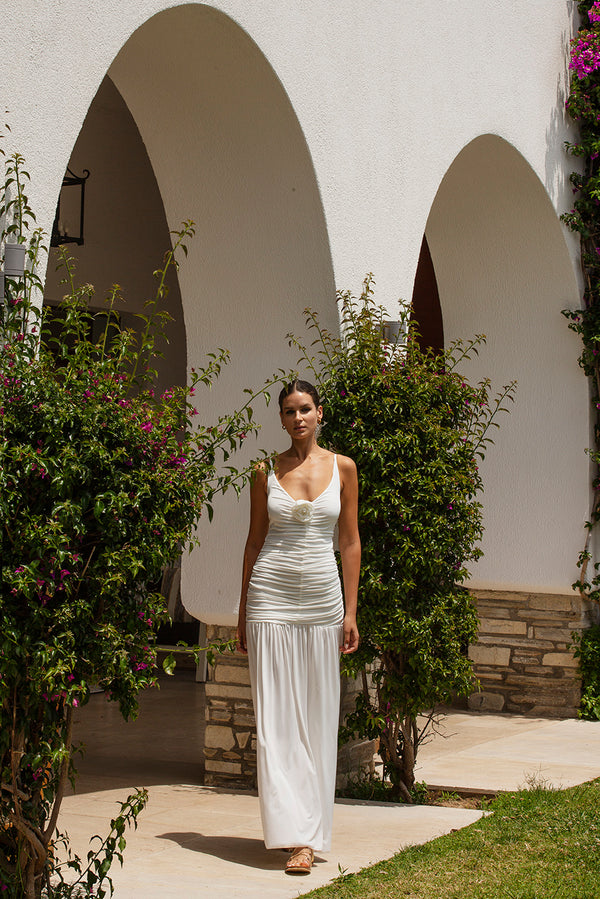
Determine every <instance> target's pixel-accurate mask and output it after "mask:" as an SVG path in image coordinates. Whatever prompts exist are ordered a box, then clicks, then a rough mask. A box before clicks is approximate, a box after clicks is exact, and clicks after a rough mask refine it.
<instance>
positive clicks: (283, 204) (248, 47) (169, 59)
mask: <svg viewBox="0 0 600 899" xmlns="http://www.w3.org/2000/svg"><path fill="white" fill-rule="evenodd" d="M108 107H110V108H111V116H112V117H113V118H112V120H111V118H110V116H109V115H108V112H107V110H108ZM117 120H119V122H120V123H121V124H120V125H117V124H116V123H117ZM126 127H127V128H128V129H130V131H131V135H132V140H133V132H134V131H135V135H137V137H136V140H137V142H138V143H137V147H138V151H139V152H140V153H141V154H142V155H143V156H144V160H145V163H144V165H146V163H147V179H146V185H147V187H148V190H150V187H149V185H150V181H152V184H153V187H152V190H153V191H155V200H156V202H154V201H153V204H154V205H152V204H150V206H149V201H148V197H147V196H145V195H144V191H143V190H142V191H141V192H138V194H137V195H136V196H135V197H133V196H132V195H131V194H129V200H128V201H127V202H124V208H123V214H124V215H126V216H127V217H128V218H127V222H128V226H127V227H125V228H124V231H125V232H126V233H125V238H124V240H125V246H126V247H127V248H128V249H127V250H125V252H121V250H122V247H119V252H115V253H113V247H112V244H111V239H112V238H114V236H115V222H114V220H112V221H111V216H113V215H114V209H115V206H114V205H113V206H111V204H110V199H109V198H110V194H111V191H112V192H113V203H114V202H116V199H117V198H116V197H115V196H114V189H115V185H114V184H111V183H110V182H111V173H112V175H114V176H115V180H118V181H119V183H120V184H121V186H123V185H126V184H127V180H128V177H129V178H131V179H133V180H134V181H136V182H137V174H136V173H135V172H134V171H133V168H134V167H135V166H130V167H129V175H128V177H127V176H124V174H123V170H124V169H125V168H127V166H126V165H125V155H126V154H125V153H124V151H123V149H122V148H121V145H120V135H119V130H120V129H124V128H126ZM84 151H85V152H84ZM142 151H143V153H142ZM94 153H98V155H99V156H102V159H100V158H98V159H96V158H95V157H94V156H93V154H94ZM84 157H85V158H84ZM71 166H72V168H73V169H74V170H76V171H80V170H81V169H82V168H87V169H89V170H90V171H91V172H92V175H91V176H90V181H89V183H88V188H87V193H88V199H90V195H92V194H93V192H92V184H93V181H92V179H96V183H97V184H98V186H99V185H100V174H99V173H100V172H101V171H103V172H104V175H105V182H106V191H102V192H101V193H102V195H101V196H100V197H98V198H97V199H98V202H100V201H101V202H102V203H103V204H105V206H106V208H105V207H102V209H101V210H100V212H101V213H102V215H103V217H104V218H103V222H104V230H102V232H101V233H99V229H96V241H97V242H95V241H94V239H93V238H94V227H95V226H94V222H93V218H94V212H93V208H92V205H93V204H91V203H90V206H89V207H88V209H87V210H86V244H85V246H84V247H83V248H82V249H81V251H80V255H81V265H82V272H83V269H84V268H85V264H86V259H87V261H88V262H89V269H90V274H89V275H88V274H86V278H89V279H90V280H96V283H100V284H104V285H106V286H108V285H109V284H111V283H113V282H114V281H119V282H120V283H122V284H123V285H124V287H127V286H128V281H129V283H133V280H135V279H133V280H132V278H133V272H138V269H139V271H140V272H141V269H142V268H143V269H144V271H146V272H147V273H148V274H149V275H150V276H151V272H152V269H153V268H154V267H155V266H156V262H155V260H154V259H153V260H152V263H151V264H150V265H149V266H148V267H146V262H147V261H148V257H149V255H150V254H149V251H148V248H149V245H150V243H151V242H152V241H151V240H150V237H149V236H145V237H144V238H143V239H141V240H140V241H139V243H138V244H136V251H135V253H132V252H131V244H129V243H128V236H127V232H128V231H129V232H132V231H133V232H136V231H137V229H139V228H140V227H141V219H143V220H144V221H143V225H144V227H145V226H146V225H147V226H148V227H149V229H150V231H153V232H154V231H156V233H157V234H158V235H159V237H161V241H162V246H161V248H160V254H161V255H162V252H163V251H164V249H165V247H166V246H168V243H167V237H168V231H169V230H173V229H176V228H177V227H178V226H179V224H180V222H181V221H183V220H185V219H193V220H194V221H195V223H196V226H197V237H196V239H195V240H194V241H193V242H192V244H191V245H190V248H189V255H188V257H187V259H186V260H185V263H184V264H183V266H182V268H181V270H180V272H179V277H178V279H177V282H176V283H174V284H173V285H172V296H175V297H176V298H177V303H178V305H177V307H176V308H175V307H174V309H173V315H174V316H175V317H177V318H178V327H179V333H180V335H182V338H184V343H183V344H180V346H179V352H177V351H176V353H175V355H176V356H177V358H176V359H175V358H174V359H173V362H174V364H175V366H176V368H174V369H172V370H170V369H169V368H168V367H167V369H166V371H165V378H166V380H167V381H168V380H169V378H170V377H171V376H172V379H175V378H181V377H185V371H186V367H191V366H193V365H198V364H199V363H200V364H201V362H202V359H203V355H204V354H205V353H206V352H209V351H211V350H213V349H215V348H217V347H226V348H228V349H229V350H230V351H231V354H232V364H231V366H229V367H228V368H227V369H226V370H225V371H224V373H223V374H222V376H221V378H220V379H219V382H218V383H217V385H216V386H215V388H214V389H213V390H212V391H211V392H210V393H208V392H207V393H205V394H203V395H202V396H200V397H199V401H198V409H199V412H200V415H201V416H202V417H203V418H204V420H205V421H208V422H214V421H215V420H216V419H217V417H218V416H219V415H220V414H223V413H224V412H226V411H227V410H228V409H230V408H232V407H236V406H240V405H241V404H242V403H243V402H244V400H245V395H244V394H243V388H244V387H246V386H254V387H256V386H260V385H261V383H262V382H263V381H264V379H265V378H266V377H267V376H269V375H270V374H271V373H272V372H273V371H275V370H277V369H278V368H279V367H285V368H289V367H290V366H292V365H293V364H294V362H295V361H296V360H295V356H294V355H293V354H292V353H291V351H290V349H289V347H288V345H287V341H286V334H287V333H288V332H289V331H290V330H293V331H296V332H299V331H301V329H303V327H304V316H303V310H304V308H305V307H306V306H308V305H310V306H313V307H316V308H318V309H319V310H320V312H321V316H322V320H323V322H324V324H325V325H326V326H327V327H329V328H330V329H331V330H333V331H335V330H336V329H337V328H338V317H337V307H336V303H335V290H334V280H333V271H332V263H331V256H330V250H329V242H328V237H327V229H326V226H325V220H324V215H323V209H322V204H321V199H320V195H319V190H318V186H317V182H316V177H315V172H314V169H313V165H312V161H311V157H310V153H309V150H308V148H307V145H306V141H305V139H304V135H303V132H302V129H301V127H300V124H299V122H298V119H297V117H296V115H295V112H294V110H293V108H292V105H291V102H290V100H289V98H288V96H287V94H286V93H285V91H284V89H283V87H282V85H281V83H280V82H279V80H278V78H277V76H276V74H275V72H274V71H273V69H272V68H271V66H270V64H269V62H268V61H267V59H266V58H265V57H264V55H263V54H262V52H261V51H260V49H259V48H258V47H257V46H256V44H255V43H254V42H253V41H252V40H251V38H250V37H249V36H248V34H247V33H246V32H244V31H243V30H242V29H241V28H240V27H239V26H238V25H237V24H236V23H235V22H234V21H233V20H232V19H230V18H228V17H227V16H226V15H224V14H222V13H220V12H217V11H216V10H214V9H212V8H211V7H208V6H204V5H200V4H185V5H181V6H177V7H174V8H172V9H169V10H167V11H165V12H162V13H158V14H157V15H155V16H154V17H153V18H151V19H149V20H148V21H147V22H146V23H145V24H143V25H142V26H140V27H139V28H138V29H137V30H136V31H135V32H134V33H133V34H132V35H131V36H130V38H129V40H128V41H127V42H126V43H125V44H124V46H123V47H122V49H121V50H120V52H119V53H118V54H117V56H116V58H115V59H114V61H113V63H112V65H111V67H110V69H109V72H108V74H107V77H106V79H105V81H104V83H103V85H102V87H101V88H100V90H99V91H98V95H97V98H96V100H95V101H94V103H93V104H92V107H90V113H89V116H88V120H87V122H86V125H85V126H84V128H83V129H82V132H81V135H80V139H79V140H78V142H77V145H76V148H75V151H74V152H73V156H72V159H71ZM117 173H118V178H117ZM148 196H149V195H148ZM118 199H119V201H121V200H124V198H123V196H120V197H119V198H118ZM97 213H98V214H99V212H98V210H97ZM159 258H160V256H159ZM94 260H95V262H94V264H95V265H96V271H95V272H94V273H92V271H91V269H92V261H94ZM109 261H110V262H109ZM117 262H118V263H119V265H120V264H121V263H122V265H123V267H122V268H121V269H120V270H119V272H116V271H114V270H113V267H114V268H118V265H117ZM140 278H141V274H140ZM55 288H57V285H56V282H55V281H54V282H53V281H52V279H50V281H49V283H48V291H50V292H51V291H53V290H54V289H55ZM134 293H136V291H134ZM139 293H140V296H142V295H143V291H142V290H141V289H140V291H139ZM49 296H50V294H49ZM50 298H51V297H50ZM128 311H129V310H128ZM128 311H127V313H126V314H128ZM256 411H257V412H258V413H259V414H260V413H261V411H262V410H261V409H259V408H257V410H256ZM264 420H265V427H264V431H263V435H262V436H261V445H262V446H264V447H266V448H269V449H273V448H277V446H278V442H279V436H280V433H281V432H280V430H279V428H278V425H277V416H276V414H274V412H273V409H272V407H271V408H270V409H269V410H267V412H266V414H265V415H264ZM255 453H257V446H256V444H255V445H254V446H253V447H249V450H248V456H247V458H249V457H250V454H255ZM246 521H247V511H246V509H245V508H244V507H243V504H242V503H238V502H237V500H236V497H235V495H233V494H232V495H227V496H226V497H225V498H224V499H223V500H222V501H221V502H220V503H219V505H218V507H217V509H216V514H215V520H214V522H213V523H212V524H211V525H210V526H206V527H205V526H202V527H201V528H200V540H201V547H200V548H199V549H197V550H195V552H194V554H193V555H192V556H189V555H187V554H184V557H183V566H182V598H183V602H184V604H185V606H186V608H187V609H188V610H189V611H190V612H191V613H192V614H193V615H194V616H195V617H196V618H198V619H201V620H202V621H204V622H208V623H210V624H215V625H221V624H223V625H228V624H230V623H233V621H234V620H235V617H236V608H237V598H238V592H239V564H240V562H238V561H237V560H241V558H242V548H243V542H244V540H245V530H246ZM232 560H236V561H234V562H233V564H232ZM245 689H246V688H245V687H242V690H245ZM183 705H185V703H183V701H181V700H180V699H178V700H177V701H176V702H174V704H173V708H172V711H173V712H175V713H176V714H178V713H179V710H180V708H181V707H182V706H183ZM203 717H204V716H203V715H202V718H203ZM139 723H141V722H139ZM186 724H187V726H189V727H191V728H193V729H194V738H193V739H190V740H189V741H188V742H186V746H190V747H191V746H192V745H193V746H195V747H196V748H197V745H198V735H199V733H200V729H201V728H200V726H198V719H197V718H194V719H193V720H192V721H190V722H186ZM136 726H137V723H136ZM115 728H116V729H115V731H114V733H115V735H116V737H115V739H117V740H122V739H123V737H122V733H123V732H122V730H121V729H120V728H121V722H117V723H116V724H115ZM117 728H118V729H117ZM129 732H131V730H129ZM152 732H153V733H154V729H152ZM147 737H148V734H147V735H146V738H145V739H140V740H137V742H138V743H143V744H144V745H146V744H147ZM135 739H136V738H135V737H134V740H135ZM114 743H115V740H113V739H110V740H109V744H108V749H107V752H109V753H110V752H114V751H115V750H114ZM175 748H176V747H175ZM169 751H170V750H169ZM188 751H191V750H188ZM195 757H196V764H197V765H199V764H200V763H201V759H200V758H199V757H198V753H197V752H196V755H195ZM177 761H178V762H179V758H178V760H177Z"/></svg>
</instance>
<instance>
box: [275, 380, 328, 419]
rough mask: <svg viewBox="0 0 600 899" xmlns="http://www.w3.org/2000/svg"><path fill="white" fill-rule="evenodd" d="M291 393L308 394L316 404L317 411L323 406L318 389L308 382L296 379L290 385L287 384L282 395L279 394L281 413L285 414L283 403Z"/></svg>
mask: <svg viewBox="0 0 600 899" xmlns="http://www.w3.org/2000/svg"><path fill="white" fill-rule="evenodd" d="M291 393H308V394H309V396H310V397H311V399H312V401H313V403H314V404H315V409H318V408H319V406H320V405H321V400H320V399H319V392H318V390H317V388H316V387H314V386H313V385H312V384H309V382H308V381H300V380H299V379H298V378H296V379H295V380H294V381H290V383H289V384H286V385H285V387H284V388H283V390H282V391H281V393H280V394H279V411H280V412H283V401H284V399H285V398H286V397H288V396H289V395H290V394H291Z"/></svg>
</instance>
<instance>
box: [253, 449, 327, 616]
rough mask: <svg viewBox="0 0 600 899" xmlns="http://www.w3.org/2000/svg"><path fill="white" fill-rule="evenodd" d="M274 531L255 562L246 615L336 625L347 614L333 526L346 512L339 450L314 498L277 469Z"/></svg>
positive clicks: (271, 480) (270, 490)
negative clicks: (297, 494) (290, 486)
mask: <svg viewBox="0 0 600 899" xmlns="http://www.w3.org/2000/svg"><path fill="white" fill-rule="evenodd" d="M267 509H268V513H269V531H268V534H267V537H266V539H265V542H264V545H263V547H262V549H261V551H260V554H259V556H258V559H257V560H256V562H255V564H254V568H253V571H252V577H251V579H250V584H249V587H248V602H247V607H246V619H247V620H248V621H271V622H274V623H280V624H310V625H315V624H316V625H325V626H329V625H334V624H340V623H341V622H342V620H343V617H344V613H343V602H342V591H341V587H340V579H339V575H338V569H337V564H336V560H335V554H334V551H333V532H334V529H335V525H336V522H337V520H338V518H339V514H340V476H339V471H338V464H337V456H334V457H333V472H332V475H331V480H330V482H329V484H328V486H327V487H326V488H325V490H323V492H322V493H321V494H320V495H319V496H318V497H317V498H316V499H315V500H313V501H312V502H310V501H309V500H294V499H293V497H291V496H290V495H289V493H288V492H287V490H285V488H284V487H282V485H281V484H280V483H279V481H278V480H277V478H276V476H275V472H274V471H273V470H271V471H270V472H269V476H268V479H267Z"/></svg>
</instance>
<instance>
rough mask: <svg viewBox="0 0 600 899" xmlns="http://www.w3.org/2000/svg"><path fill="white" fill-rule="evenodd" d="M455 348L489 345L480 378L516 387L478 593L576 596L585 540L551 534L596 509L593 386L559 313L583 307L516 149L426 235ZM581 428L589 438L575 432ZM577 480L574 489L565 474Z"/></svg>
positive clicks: (482, 165)
mask: <svg viewBox="0 0 600 899" xmlns="http://www.w3.org/2000/svg"><path fill="white" fill-rule="evenodd" d="M426 239H427V243H428V245H429V248H430V251H431V258H432V261H433V266H434V268H435V277H436V281H437V286H438V289H439V295H440V299H441V309H442V312H443V327H444V337H445V340H446V343H447V344H449V343H450V342H451V341H452V340H454V339H456V338H457V337H462V338H467V337H470V336H472V335H474V334H479V333H481V334H485V335H486V336H487V346H486V347H485V348H484V349H483V350H482V352H481V354H480V355H479V356H478V357H476V358H474V359H473V360H472V362H471V363H470V364H469V369H468V373H469V375H470V376H471V377H472V378H475V379H477V378H480V377H485V376H489V377H491V379H492V381H493V383H494V385H496V386H497V387H500V386H502V385H503V384H506V383H508V382H509V381H511V380H512V379H515V378H516V379H517V380H518V383H519V386H518V392H517V397H516V402H515V404H514V407H513V409H512V411H511V413H510V415H508V416H504V417H503V418H502V420H501V428H500V430H499V431H497V432H496V433H495V434H494V440H495V445H494V446H493V447H491V448H490V452H489V456H488V458H487V459H486V461H485V463H483V465H484V482H485V496H484V498H483V502H484V512H485V527H486V533H485V536H484V544H483V548H484V551H485V556H484V558H483V559H482V560H481V562H480V563H479V564H478V566H477V568H476V571H475V575H474V583H475V585H476V586H482V587H489V588H497V589H517V590H527V589H536V590H538V591H540V592H541V591H543V590H550V591H551V592H557V591H560V590H568V589H569V588H570V583H571V581H572V580H573V579H574V578H573V576H572V572H573V570H574V563H575V561H576V558H577V553H578V550H579V540H580V532H578V531H577V529H576V528H572V527H571V528H569V527H567V528H563V527H560V526H553V527H552V528H549V529H548V533H547V534H546V537H545V539H544V540H540V533H541V529H543V523H544V522H545V521H547V520H548V516H549V515H554V516H556V514H557V510H559V509H560V510H561V511H560V515H561V516H562V518H563V520H565V521H580V520H581V519H582V517H583V516H584V515H585V510H586V508H587V501H588V481H587V476H586V474H587V473H586V471H585V465H582V453H583V448H584V447H585V446H586V442H587V439H588V438H587V431H586V429H585V428H584V427H582V426H581V423H582V422H583V421H584V420H585V419H584V416H582V415H581V414H580V412H581V409H582V408H583V409H586V407H587V386H586V383H585V379H584V378H583V376H582V375H581V372H580V371H579V370H578V367H577V364H576V359H577V355H578V347H577V341H576V339H575V338H574V337H573V336H572V335H571V334H570V332H569V331H568V330H567V327H566V322H565V320H564V318H563V316H561V309H563V308H564V307H565V306H567V305H576V304H578V302H579V295H578V288H577V282H576V278H575V273H574V271H573V267H572V263H571V260H570V257H569V253H568V250H567V246H566V243H565V239H564V233H563V226H562V225H561V223H560V222H559V220H558V216H557V214H556V211H555V209H554V207H553V205H552V203H551V201H550V199H549V197H548V195H547V193H546V191H545V189H544V187H543V185H542V184H541V182H540V181H539V179H538V177H537V176H536V174H535V172H534V171H533V170H532V169H531V167H530V166H529V164H528V163H527V162H526V160H525V159H524V158H523V156H522V155H521V154H520V153H519V152H518V151H517V150H515V148H514V147H512V146H511V145H510V144H509V143H507V142H506V141H504V140H503V139H502V138H500V137H497V136H495V135H490V134H487V135H483V136H481V137H478V138H476V139H475V140H473V141H472V142H471V143H470V144H468V145H467V146H466V147H465V148H464V149H463V150H462V152H461V153H460V154H459V155H458V156H457V158H456V159H455V160H454V162H453V163H452V165H451V166H450V168H449V169H448V171H447V173H446V175H445V177H444V178H443V180H442V182H441V184H440V187H439V189H438V192H437V194H436V197H435V200H434V202H433V205H432V208H431V211H430V214H429V218H428V221H427V226H426ZM576 420H578V421H579V423H580V424H579V433H577V434H575V433H574V431H573V428H574V427H576V425H575V421H576ZM567 472H568V473H569V476H568V477H565V474H566V473H567Z"/></svg>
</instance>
